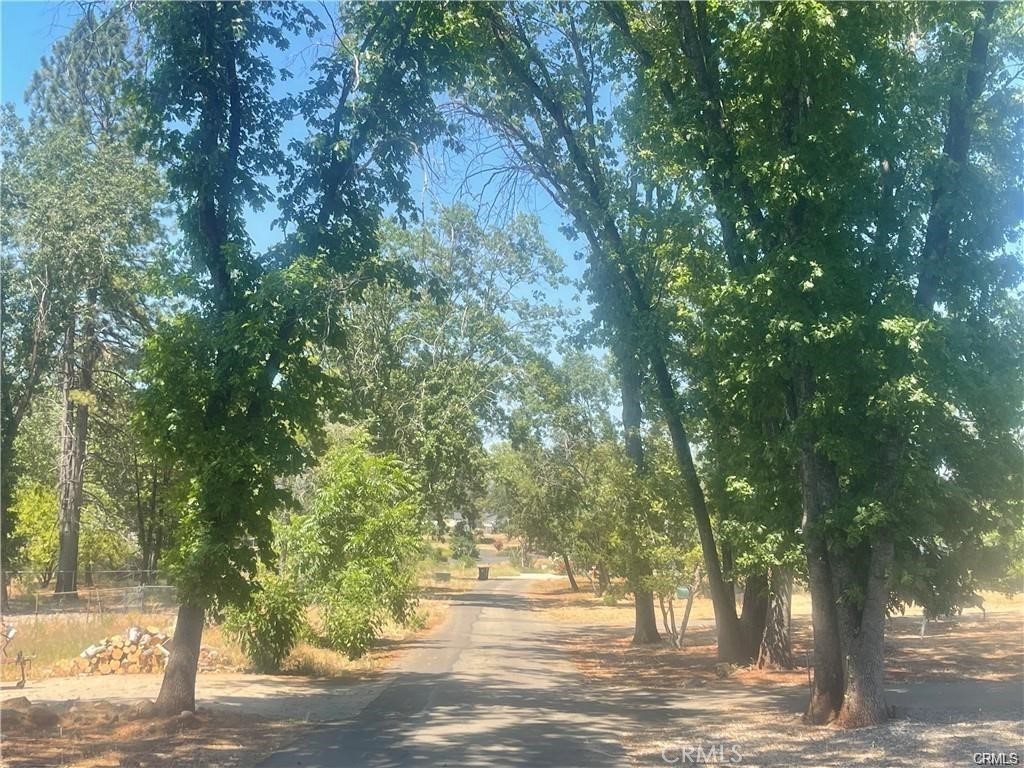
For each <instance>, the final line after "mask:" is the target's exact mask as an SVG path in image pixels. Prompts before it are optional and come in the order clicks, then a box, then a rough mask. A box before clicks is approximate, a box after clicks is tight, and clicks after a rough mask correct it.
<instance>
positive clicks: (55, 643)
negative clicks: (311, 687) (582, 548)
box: [0, 566, 501, 681]
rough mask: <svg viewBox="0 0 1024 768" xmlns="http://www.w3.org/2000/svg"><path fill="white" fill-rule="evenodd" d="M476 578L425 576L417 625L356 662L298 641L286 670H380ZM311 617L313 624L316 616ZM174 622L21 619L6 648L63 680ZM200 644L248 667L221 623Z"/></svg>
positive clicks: (228, 665)
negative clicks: (105, 644)
mask: <svg viewBox="0 0 1024 768" xmlns="http://www.w3.org/2000/svg"><path fill="white" fill-rule="evenodd" d="M500 569H501V566H499V570H500ZM438 570H441V569H440V568H439V569H438ZM492 573H494V571H493V570H492ZM476 575H477V574H476V570H475V568H474V569H464V573H463V572H461V571H453V572H452V578H451V580H450V581H446V582H441V581H436V580H435V579H433V578H432V576H431V575H429V574H425V575H424V576H422V577H421V579H420V588H421V590H422V593H421V599H420V604H419V607H418V610H417V619H416V621H414V622H413V623H411V624H410V625H408V626H403V625H399V624H395V623H394V622H390V623H388V624H387V625H386V627H385V631H384V634H383V636H382V637H381V638H380V639H379V640H378V642H377V643H376V644H375V646H374V647H373V648H372V649H371V650H370V652H369V653H367V654H366V655H365V656H363V657H362V658H360V659H349V658H348V657H346V656H345V654H343V653H339V652H337V651H333V650H330V649H325V648H319V647H317V646H315V645H313V644H311V643H308V642H300V643H299V644H298V645H297V646H296V647H295V649H294V650H293V651H292V653H291V655H290V656H289V657H288V659H287V660H286V661H285V664H284V671H285V672H287V673H290V674H297V675H308V676H311V677H322V678H329V677H337V678H343V679H349V678H360V677H363V676H364V675H365V673H367V672H371V671H375V670H379V669H381V668H383V667H385V666H387V665H388V664H389V663H390V660H391V658H392V657H393V656H394V655H395V653H396V652H397V651H398V649H400V647H401V646H402V644H403V643H404V642H405V641H407V640H409V639H411V638H412V637H414V636H415V635H416V634H417V633H419V632H421V631H422V630H424V629H429V628H431V627H433V626H435V625H436V624H437V623H438V622H439V621H440V620H441V619H442V618H443V617H444V615H445V609H446V606H447V604H448V600H449V599H450V598H451V596H452V595H455V594H459V593H462V592H465V591H467V590H469V589H471V588H472V587H473V584H474V583H475V580H476ZM494 575H501V574H500V573H495V574H494ZM311 618H312V619H313V620H314V621H315V615H313V616H312V617H311ZM174 620H175V614H174V612H173V611H170V610H168V611H163V612H160V613H69V614H41V615H39V616H19V617H14V618H12V619H11V621H12V623H13V624H14V625H15V627H17V630H18V632H17V635H15V638H14V640H13V641H12V642H11V644H10V646H9V653H10V655H11V656H12V657H13V655H14V654H15V653H17V652H18V651H19V650H20V651H22V652H23V653H25V655H26V656H29V657H31V658H32V662H31V665H30V666H29V667H28V669H27V670H26V676H27V677H28V678H29V679H30V680H42V679H45V678H48V677H64V676H68V675H71V674H73V671H72V668H71V661H72V659H74V658H75V657H76V656H78V655H79V654H80V653H81V652H82V651H83V650H84V649H85V648H87V647H88V646H90V645H92V644H93V643H96V642H98V641H100V640H102V639H103V638H104V637H109V636H110V635H115V634H119V633H122V632H124V630H125V629H126V628H127V627H131V626H142V627H156V628H158V629H159V630H160V631H161V632H166V633H167V634H171V633H172V632H173V628H174ZM203 644H204V645H209V646H211V647H213V648H215V649H216V650H217V652H218V653H219V659H218V661H219V668H220V669H223V670H238V671H241V670H245V669H247V668H248V661H247V659H246V658H245V654H244V653H242V649H241V648H240V647H239V645H238V643H237V642H235V640H234V639H233V638H232V637H231V636H230V635H229V634H228V633H226V632H225V631H224V630H223V628H222V627H220V626H219V625H210V626H208V627H207V628H206V629H205V630H204V631H203ZM19 676H20V672H19V671H18V670H17V668H16V667H15V666H14V665H3V667H2V668H0V681H11V680H15V679H17V678H18V677H19Z"/></svg>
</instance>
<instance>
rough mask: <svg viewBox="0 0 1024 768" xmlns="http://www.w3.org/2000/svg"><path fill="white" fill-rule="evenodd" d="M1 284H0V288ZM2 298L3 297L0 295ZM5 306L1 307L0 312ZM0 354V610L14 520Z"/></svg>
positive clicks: (9, 420) (9, 412)
mask: <svg viewBox="0 0 1024 768" xmlns="http://www.w3.org/2000/svg"><path fill="white" fill-rule="evenodd" d="M2 290H3V288H2V286H0V291H2ZM0 300H2V297H0ZM3 311H4V310H3V309H2V308H0V316H2V312H3ZM2 358H3V355H0V613H6V612H7V611H8V610H9V608H10V604H9V601H10V590H9V581H10V576H9V574H8V568H9V566H10V561H11V549H12V547H11V539H12V533H13V530H14V520H13V519H12V518H11V504H12V503H13V501H14V432H15V429H14V427H15V424H14V402H13V400H12V399H11V389H10V383H9V382H8V381H7V377H6V371H5V370H4V365H3V359H2Z"/></svg>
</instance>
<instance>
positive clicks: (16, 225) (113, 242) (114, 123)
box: [5, 8, 161, 592]
mask: <svg viewBox="0 0 1024 768" xmlns="http://www.w3.org/2000/svg"><path fill="white" fill-rule="evenodd" d="M128 39H129V36H128V30H127V24H126V22H125V19H124V17H123V16H122V15H121V14H120V12H118V11H112V12H110V13H109V14H107V15H106V16H103V17H102V18H100V17H98V16H97V15H96V13H95V11H94V10H93V9H91V8H90V9H87V10H86V12H85V13H84V15H83V16H82V17H81V18H80V19H78V20H77V21H76V23H75V24H74V25H73V27H72V28H71V30H70V31H69V33H68V35H67V36H66V37H65V38H63V39H62V40H60V41H59V42H58V43H57V44H56V45H55V46H54V49H53V53H52V56H51V57H49V58H47V59H44V61H43V64H42V66H41V68H40V70H39V71H38V72H37V73H36V74H35V76H34V79H33V83H32V86H31V87H30V89H29V93H28V97H29V100H30V104H31V114H30V118H29V120H30V125H31V129H30V130H27V131H26V130H21V129H19V128H16V127H13V126H12V132H13V133H14V137H13V141H14V143H15V145H16V152H17V154H18V158H17V161H16V163H15V164H14V166H13V167H12V168H10V169H9V171H10V172H9V173H8V174H7V179H6V182H7V185H8V187H9V188H8V191H7V193H6V199H5V203H6V204H7V206H5V207H6V211H5V212H6V213H7V215H8V217H9V225H8V226H9V229H8V232H7V244H8V245H9V247H10V251H9V253H10V257H9V258H10V262H9V269H10V270H14V271H18V272H21V273H22V274H23V278H22V281H16V283H15V285H16V286H17V285H18V284H19V282H20V283H21V284H22V285H24V286H25V289H26V290H29V291H31V293H32V295H33V298H34V301H33V304H34V307H33V311H32V314H31V316H33V317H34V320H33V321H32V322H31V323H26V324H25V325H24V326H23V327H22V329H21V334H20V335H21V337H22V340H21V343H20V344H19V347H18V348H16V351H15V355H14V357H13V358H12V363H13V364H14V366H13V367H15V368H16V369H18V371H19V372H18V373H17V374H16V381H17V382H18V385H17V387H18V390H19V393H18V395H16V396H13V395H10V394H9V395H8V396H6V397H5V402H8V403H9V404H8V405H6V406H5V408H6V412H7V414H8V415H7V417H6V429H5V434H6V435H7V438H8V439H9V440H10V441H12V442H11V443H10V444H9V445H7V446H6V447H7V448H8V449H10V448H11V447H12V446H13V440H14V438H15V437H16V434H17V431H18V427H19V425H20V422H21V420H22V419H23V418H24V415H25V413H27V410H28V408H29V406H30V404H31V398H32V395H33V393H34V391H35V390H36V389H37V388H38V386H39V384H40V381H41V377H42V374H43V373H44V372H45V371H46V370H48V369H49V368H50V367H51V366H54V365H56V367H57V368H58V369H59V371H58V377H59V379H60V386H61V389H62V393H63V394H62V398H63V414H64V415H63V417H62V419H61V422H60V431H61V451H60V467H61V470H60V473H59V476H58V481H57V486H58V498H59V502H60V521H61V555H60V562H59V563H58V566H57V580H56V590H57V591H58V592H74V591H75V589H76V577H77V570H78V548H79V529H80V524H81V510H82V503H83V485H84V483H85V463H86V456H87V443H88V432H89V418H90V411H91V410H94V409H95V398H96V391H95V383H94V378H95V371H96V367H97V365H99V364H100V363H101V360H103V359H104V358H105V357H107V358H109V355H111V354H116V350H117V348H118V347H121V346H123V345H124V344H125V343H126V341H127V340H128V339H130V338H131V337H132V336H133V335H136V334H137V332H136V330H135V329H136V327H137V325H138V322H139V319H140V317H141V316H143V315H144V313H145V309H144V305H143V300H142V298H141V297H140V296H139V295H138V294H137V293H136V284H137V276H138V274H139V270H140V269H141V268H142V267H143V265H144V264H145V262H146V260H147V258H148V257H149V249H148V246H149V245H150V244H151V243H152V242H153V240H154V239H155V238H156V237H157V236H158V234H159V232H160V227H159V224H158V221H157V218H156V215H155V211H154V207H155V204H156V202H157V200H158V199H159V196H160V194H161V187H160V184H159V179H158V176H157V174H156V172H155V170H154V168H153V167H152V166H150V165H148V164H146V163H144V162H142V161H141V160H140V159H139V157H138V155H137V153H136V151H135V150H134V149H133V148H132V147H131V146H130V145H129V143H128V134H129V133H130V131H131V130H132V125H133V123H132V119H131V115H130V110H129V109H128V108H127V107H126V106H125V104H124V101H123V97H124V92H125V90H126V88H127V87H128V86H129V84H130V82H131V79H132V77H133V75H134V72H135V69H136V68H137V61H136V59H135V58H133V57H132V55H131V54H130V52H129V51H128ZM22 303H24V300H22ZM26 308H27V307H26ZM128 343H129V344H130V343H131V342H130V341H128ZM18 349H20V350H21V351H20V352H19V351H18ZM19 358H22V360H24V361H23V362H22V360H19ZM105 362H108V361H105ZM15 397H16V399H17V403H14V402H13V400H14V399H15ZM5 482H7V483H9V482H10V479H5Z"/></svg>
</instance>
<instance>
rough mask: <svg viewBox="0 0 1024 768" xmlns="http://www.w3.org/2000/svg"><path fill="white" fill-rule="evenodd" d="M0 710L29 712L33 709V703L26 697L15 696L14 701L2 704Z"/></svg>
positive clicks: (10, 700) (9, 700)
mask: <svg viewBox="0 0 1024 768" xmlns="http://www.w3.org/2000/svg"><path fill="white" fill-rule="evenodd" d="M0 708H2V709H4V710H13V711H15V712H28V711H29V709H31V708H32V702H31V701H29V700H28V698H27V697H25V696H15V697H14V698H13V699H8V700H7V701H4V702H0Z"/></svg>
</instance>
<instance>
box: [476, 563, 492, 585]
mask: <svg viewBox="0 0 1024 768" xmlns="http://www.w3.org/2000/svg"><path fill="white" fill-rule="evenodd" d="M476 570H477V575H476V578H477V581H487V577H488V576H489V575H490V573H491V566H489V565H478V566H477V569H476Z"/></svg>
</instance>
